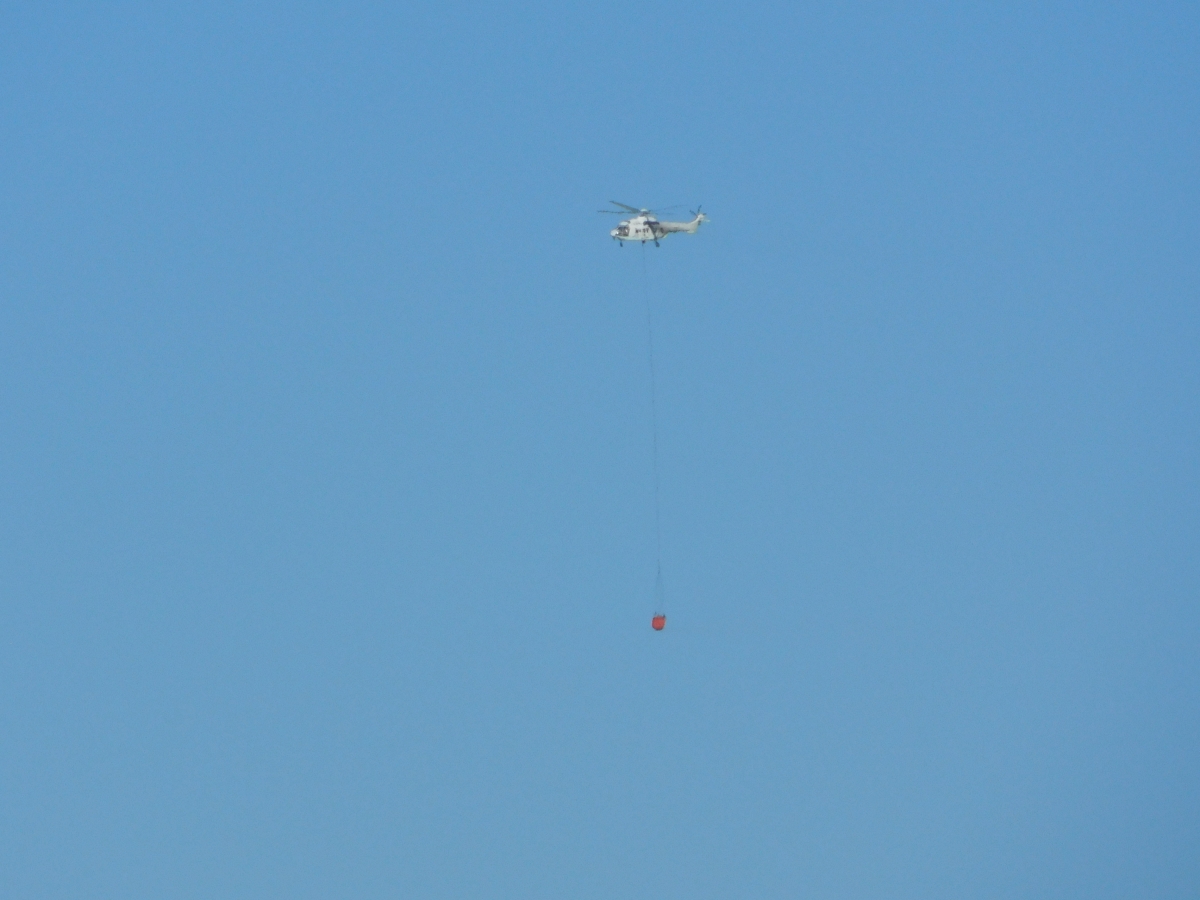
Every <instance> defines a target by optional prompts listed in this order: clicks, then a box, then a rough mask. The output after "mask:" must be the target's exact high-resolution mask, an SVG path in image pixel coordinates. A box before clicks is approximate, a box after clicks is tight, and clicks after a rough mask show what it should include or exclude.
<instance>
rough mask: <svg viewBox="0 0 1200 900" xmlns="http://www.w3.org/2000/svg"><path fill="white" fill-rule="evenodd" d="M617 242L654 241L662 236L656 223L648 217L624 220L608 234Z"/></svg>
mask: <svg viewBox="0 0 1200 900" xmlns="http://www.w3.org/2000/svg"><path fill="white" fill-rule="evenodd" d="M609 234H611V235H612V236H613V237H614V238H616V239H617V240H618V241H643V242H645V241H656V240H658V239H659V237H661V236H662V234H663V232H662V231H660V230H659V227H658V221H657V220H655V219H653V218H651V217H650V216H634V217H633V218H632V219H626V220H625V221H624V222H621V223H620V224H619V225H617V227H616V228H614V229H613V230H612V231H610V232H609Z"/></svg>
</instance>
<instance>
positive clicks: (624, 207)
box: [608, 200, 642, 213]
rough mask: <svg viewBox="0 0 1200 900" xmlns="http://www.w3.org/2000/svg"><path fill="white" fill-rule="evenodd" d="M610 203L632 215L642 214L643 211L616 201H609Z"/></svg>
mask: <svg viewBox="0 0 1200 900" xmlns="http://www.w3.org/2000/svg"><path fill="white" fill-rule="evenodd" d="M608 202H609V203H611V204H612V205H613V206H619V207H621V209H627V210H629V212H631V213H640V212H641V211H642V210H640V209H638V208H637V207H636V206H630V205H629V204H628V203H618V202H617V201H616V200H609V201H608Z"/></svg>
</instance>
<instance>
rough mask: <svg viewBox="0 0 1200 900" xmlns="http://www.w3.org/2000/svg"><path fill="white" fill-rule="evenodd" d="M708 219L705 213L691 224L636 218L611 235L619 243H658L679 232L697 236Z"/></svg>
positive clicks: (642, 216)
mask: <svg viewBox="0 0 1200 900" xmlns="http://www.w3.org/2000/svg"><path fill="white" fill-rule="evenodd" d="M707 219H708V217H707V216H706V215H704V214H703V213H697V214H696V218H694V219H693V220H692V221H690V222H660V221H658V219H656V218H654V216H649V215H641V216H634V217H633V218H631V219H626V220H625V221H623V222H621V223H620V224H619V225H617V227H616V228H614V229H613V230H612V231H610V232H609V234H610V235H612V237H613V238H614V239H615V240H618V241H640V242H641V243H643V244H644V243H646V241H654V242H655V243H658V241H659V240H661V239H662V238H665V237H666V236H667V235H669V234H674V233H675V232H677V231H683V232H687V233H688V234H695V233H696V229H697V228H699V227H700V223H701V222H704V221H707Z"/></svg>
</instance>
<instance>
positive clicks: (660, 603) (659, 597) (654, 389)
mask: <svg viewBox="0 0 1200 900" xmlns="http://www.w3.org/2000/svg"><path fill="white" fill-rule="evenodd" d="M642 297H643V298H644V299H645V302H646V338H647V348H648V349H649V357H650V430H651V433H652V435H653V468H654V549H655V558H654V565H655V574H654V603H655V609H654V612H655V614H659V613H665V612H666V609H665V606H666V596H665V591H664V589H663V574H662V514H661V512H660V510H659V506H660V504H659V487H658V384H657V381H658V379H657V375H656V373H655V367H654V316H653V313H652V310H651V308H650V286H649V283H648V278H647V276H646V242H645V241H643V242H642Z"/></svg>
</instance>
